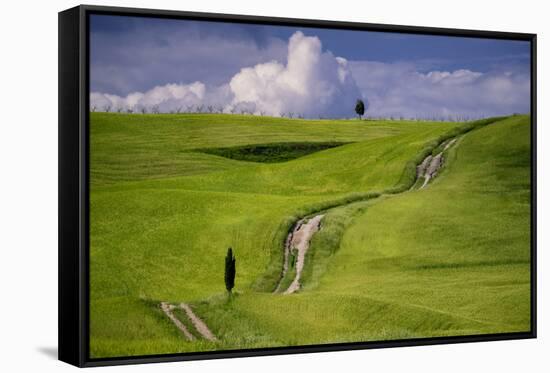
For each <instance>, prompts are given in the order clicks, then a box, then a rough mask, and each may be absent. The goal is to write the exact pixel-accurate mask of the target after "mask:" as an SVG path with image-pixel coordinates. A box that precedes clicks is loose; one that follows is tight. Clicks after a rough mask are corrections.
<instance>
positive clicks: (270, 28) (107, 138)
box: [59, 6, 536, 366]
mask: <svg viewBox="0 0 550 373" xmlns="http://www.w3.org/2000/svg"><path fill="white" fill-rule="evenodd" d="M535 73H536V36H535V35H533V34H519V33H505V32H494V31H472V30H454V29H435V28H424V27H408V26H393V25H377V24H360V23H348V22H332V21H317V20H303V19H282V18H269V17H252V16H238V15H224V14H203V13H191V12H176V11H162V10H144V9H127V8H110V7H96V6H79V7H76V8H73V9H69V10H66V11H63V12H61V13H59V358H60V359H61V360H63V361H66V362H68V363H71V364H74V365H77V366H98V365H112V364H128V363H143V362H160V361H176V360H190V359H210V358H220V357H238V356H254V355H266V354H288V353H298V352H316V351H333V350H343V349H364V348H373V347H376V348H379V347H394V346H412V345H427V344H438V343H455V342H474V341H492V340H502V339H520V338H533V337H535V336H536V282H535V279H536V271H535V269H536V266H535V264H536V250H535V248H536V245H535V227H536V222H535V207H536V191H535V185H536V182H535V181H536V174H535V170H536V167H535V154H536V153H535V144H536V141H535V128H536V127H535V125H536V107H535V102H536V95H535V93H536V76H535Z"/></svg>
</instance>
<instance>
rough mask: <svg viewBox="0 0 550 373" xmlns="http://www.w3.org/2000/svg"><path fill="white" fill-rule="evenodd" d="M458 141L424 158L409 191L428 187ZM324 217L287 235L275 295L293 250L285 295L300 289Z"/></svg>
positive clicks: (303, 222)
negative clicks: (291, 274) (292, 270)
mask: <svg viewBox="0 0 550 373" xmlns="http://www.w3.org/2000/svg"><path fill="white" fill-rule="evenodd" d="M456 141H457V137H455V138H452V139H450V140H447V142H446V143H444V146H443V150H441V152H439V153H438V154H436V155H435V156H433V155H431V154H430V155H428V156H427V157H426V158H424V160H423V161H422V162H421V163H420V164H419V165H418V166H417V167H416V182H415V183H414V184H413V185H412V186H411V188H410V189H409V190H413V189H415V188H416V185H417V184H418V183H419V181H420V180H421V178H422V179H423V183H422V185H421V186H420V187H419V188H418V189H423V188H425V187H426V185H428V183H429V182H430V180H432V179H433V178H434V177H435V176H436V175H437V173H438V172H439V171H440V169H441V167H443V161H444V159H443V153H444V152H445V151H446V150H447V149H449V148H450V147H451V146H452V145H453V144H454V143H455V142H456ZM323 217H324V214H319V215H316V216H314V217H313V218H311V219H309V220H307V219H305V218H304V219H301V220H298V222H296V224H295V225H294V227H293V229H292V231H291V232H290V233H289V234H288V235H287V238H286V241H285V247H284V258H283V269H282V273H281V279H280V280H279V283H278V284H277V287H276V288H275V290H274V291H273V292H274V293H279V292H281V291H282V289H281V286H282V283H283V281H284V279H285V277H286V275H287V273H288V267H289V262H290V257H291V252H292V250H296V251H297V260H296V263H295V265H296V276H295V277H294V280H293V281H292V283H291V284H290V286H289V287H288V289H286V290H285V291H284V294H292V293H294V292H296V291H297V290H299V289H300V278H301V275H302V270H303V269H304V263H305V255H306V252H307V250H308V249H309V243H310V241H311V238H312V237H313V235H314V234H315V233H316V232H318V231H319V229H320V227H321V226H320V223H321V220H322V219H323Z"/></svg>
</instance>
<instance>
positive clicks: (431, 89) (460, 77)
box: [349, 61, 530, 118]
mask: <svg viewBox="0 0 550 373" xmlns="http://www.w3.org/2000/svg"><path fill="white" fill-rule="evenodd" d="M349 64H350V68H351V70H352V72H353V74H354V77H355V79H356V81H357V84H358V85H359V87H360V89H361V91H362V92H363V93H364V94H366V95H367V96H368V98H369V102H370V108H369V112H368V114H369V115H373V116H382V117H389V116H404V117H409V118H414V117H420V118H426V117H427V118H431V117H438V118H440V117H445V118H446V117H470V118H476V117H487V116H495V115H506V114H512V113H528V112H529V98H530V77H529V73H528V71H523V70H522V69H510V70H509V71H506V70H504V71H490V72H484V73H481V72H476V71H471V70H468V69H458V70H455V71H430V72H426V73H423V72H419V71H418V69H417V68H416V66H415V65H414V64H407V63H382V62H374V61H352V62H349Z"/></svg>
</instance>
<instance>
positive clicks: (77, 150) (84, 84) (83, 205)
mask: <svg viewBox="0 0 550 373" xmlns="http://www.w3.org/2000/svg"><path fill="white" fill-rule="evenodd" d="M92 14H106V15H125V16H137V17H157V18H171V19H174V18H175V19H187V20H204V21H224V22H233V23H255V24H269V25H281V26H302V27H304V26H310V27H316V28H333V29H347V30H370V31H384V32H398V33H407V34H430V35H444V36H461V37H473V38H491V39H509V40H522V41H528V42H530V45H531V330H530V331H529V332H518V333H502V334H487V335H475V336H452V337H435V338H421V339H406V340H394V341H380V342H356V343H337V344H323V345H309V346H300V347H278V348H261V349H251V350H231V351H212V352H197V353H178V354H163V355H147V356H128V357H120V358H101V359H92V358H90V357H89V339H88V336H89V323H88V321H89V289H88V285H89V281H88V280H89V278H88V263H89V186H88V182H89V129H88V123H89V110H88V107H89V97H88V96H89V95H88V92H89V59H88V56H89V28H88V19H89V16H90V15H92ZM536 41H537V36H536V34H528V33H510V32H495V31H480V30H460V29H448V28H433V27H417V26H398V25H384V24H369V23H355V22H341V21H325V20H309V19H292V18H274V17H260V16H243V15H231V14H213V13H197V12H182V11H169V10H153V9H135V8H118V7H104V6H89V5H81V6H77V7H75V8H71V9H68V10H65V11H62V12H60V13H59V40H58V43H59V206H58V208H59V248H58V249H59V251H58V260H59V279H58V281H59V334H58V340H59V360H61V361H64V362H66V363H69V364H72V365H76V366H79V367H93V366H105V365H121V364H136V363H152V362H171V361H185V360H197V359H217V358H232V357H248V356H260V355H282V354H295V353H311V352H326V351H339V350H357V349H370V348H387V347H401V346H419V345H435V344H448V343H464V342H482V341H497V340H512V339H526V338H536V330H537V297H536V295H537V291H536V286H537V266H536V264H537V256H536V254H537V253H536V201H537V198H536V195H537V194H536V192H537V191H536V185H537V184H536V183H537V175H536V170H537V166H536V122H537V110H536V109H537V108H536V102H537V86H536V83H537V80H536V69H537V65H536V55H537V53H536Z"/></svg>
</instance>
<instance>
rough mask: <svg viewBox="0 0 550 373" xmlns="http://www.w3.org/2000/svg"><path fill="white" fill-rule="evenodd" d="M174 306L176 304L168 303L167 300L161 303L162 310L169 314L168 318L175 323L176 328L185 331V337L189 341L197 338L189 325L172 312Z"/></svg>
mask: <svg viewBox="0 0 550 373" xmlns="http://www.w3.org/2000/svg"><path fill="white" fill-rule="evenodd" d="M174 307H175V306H173V305H172V304H168V303H166V302H161V303H160V308H161V310H162V312H164V314H165V315H166V316H168V318H169V319H170V320H171V321H172V322H173V323H174V325H175V326H176V328H178V329H179V330H180V331H181V332H182V333H183V335H184V336H185V338H187V340H189V341H193V340H195V336H194V335H193V334H191V332H189V330H188V329H187V327H186V326H185V325H183V323H182V322H181V321H179V320H178V318H177V317H176V316H175V315H174V313H173V312H172V311H173V309H174Z"/></svg>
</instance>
